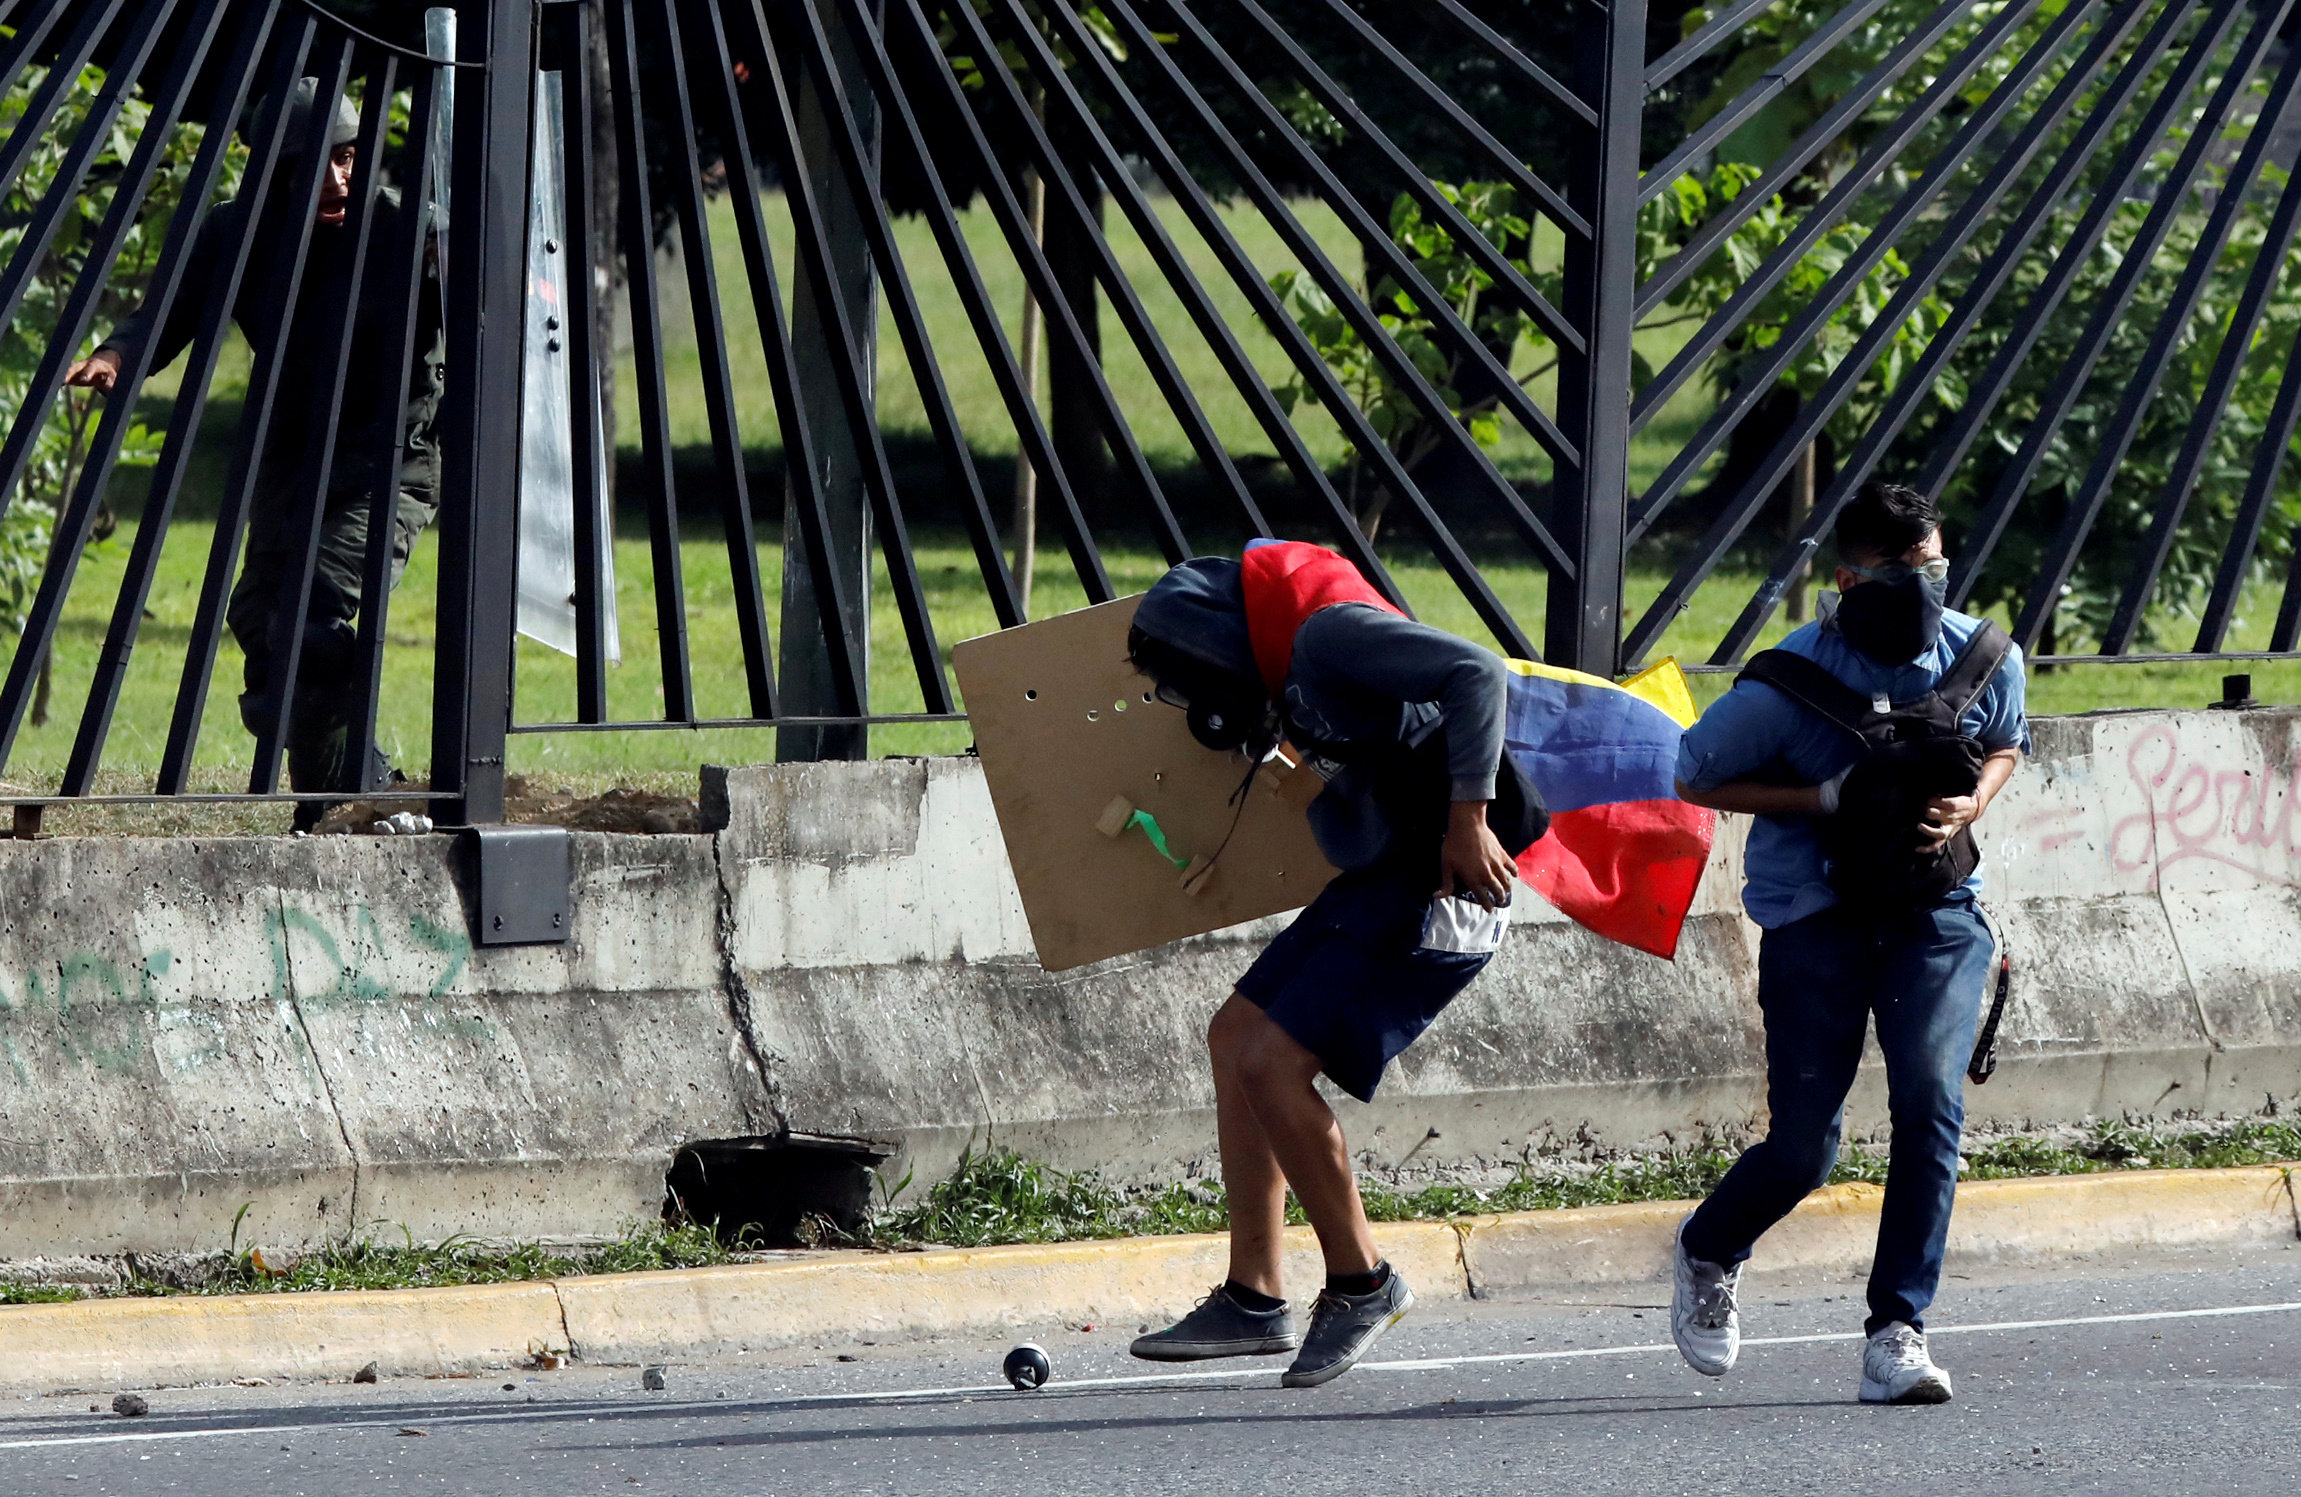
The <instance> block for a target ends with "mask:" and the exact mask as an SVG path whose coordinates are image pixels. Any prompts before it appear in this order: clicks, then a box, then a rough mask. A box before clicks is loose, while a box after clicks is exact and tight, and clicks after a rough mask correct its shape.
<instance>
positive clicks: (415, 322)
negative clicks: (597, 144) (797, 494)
mask: <svg viewBox="0 0 2301 1497" xmlns="http://www.w3.org/2000/svg"><path fill="white" fill-rule="evenodd" d="M446 72H447V68H446V66H445V65H444V63H443V64H440V65H436V66H434V65H423V66H419V67H417V68H416V69H415V86H414V88H413V89H412V90H411V91H410V95H409V100H408V120H409V128H408V150H409V151H410V152H411V153H412V154H411V156H410V157H409V158H408V159H407V160H405V161H404V162H402V163H401V165H402V167H403V168H404V175H405V177H406V180H407V188H406V191H405V193H404V194H403V195H402V196H401V198H400V220H401V224H402V226H403V228H404V229H405V233H404V234H403V235H402V236H401V237H400V238H399V239H398V240H397V241H396V242H395V243H393V244H391V245H389V246H388V247H387V248H386V251H385V260H384V273H385V274H386V275H391V274H392V273H393V272H394V271H395V270H396V271H397V279H396V282H387V283H386V284H396V286H397V289H398V290H399V292H400V299H399V307H400V311H399V315H398V316H397V317H396V318H394V319H392V320H391V323H390V326H389V328H388V331H387V332H386V333H385V336H384V342H383V348H382V350H381V351H380V353H378V354H377V355H376V358H377V360H378V362H379V365H380V367H382V368H385V369H407V368H409V367H411V366H412V365H413V363H414V361H415V355H416V349H417V346H418V342H417V340H418V339H419V338H420V337H421V335H422V311H423V307H422V301H421V297H422V296H423V287H424V279H425V267H426V264H427V262H429V261H430V260H431V259H432V258H433V257H434V255H435V253H436V249H437V246H436V243H435V241H434V238H433V236H434V233H435V232H436V231H435V228H434V226H433V225H432V224H430V223H429V222H427V221H426V217H425V213H426V210H425V205H426V204H428V203H430V202H431V200H432V192H431V187H432V184H433V182H434V181H435V180H436V178H437V176H438V174H439V173H442V172H445V171H446V170H447V167H448V163H446V162H445V161H438V160H434V159H433V157H432V152H431V145H432V132H431V130H430V129H429V128H428V127H427V122H428V121H429V120H430V119H431V117H432V113H433V110H434V107H435V105H436V104H437V103H438V101H439V98H440V79H441V77H442V76H443V75H445V74H446ZM570 279H571V280H575V281H578V282H580V281H584V280H588V279H589V277H588V276H575V277H570ZM570 300H571V301H575V302H576V304H575V305H574V306H572V307H570V309H569V313H570V316H569V321H570V324H571V334H572V328H573V327H574V326H578V325H579V324H575V323H574V318H575V317H576V316H578V315H580V314H581V313H582V312H583V311H585V310H587V309H588V302H585V301H579V300H576V298H574V297H571V298H570ZM570 341H571V342H572V336H571V340H570ZM577 367H578V368H580V367H582V366H581V365H580V364H579V365H577ZM577 409H578V410H579V411H580V410H582V409H584V407H583V406H582V405H581V404H578V406H577ZM576 430H577V431H578V433H580V432H581V431H582V426H581V425H580V422H579V424H578V425H577V427H576ZM381 435H382V439H383V441H384V442H385V443H387V444H388V450H387V451H386V452H384V453H381V454H379V456H381V457H382V458H383V462H382V463H381V464H380V465H378V467H377V468H376V469H375V470H374V471H377V472H379V473H381V474H382V481H381V482H379V483H378V484H377V485H376V491H375V493H374V495H373V496H371V498H370V500H369V503H368V537H367V540H368V544H367V554H366V555H365V556H363V557H362V558H361V559H360V617H359V628H358V632H357V633H356V635H355V636H354V638H353V642H352V661H353V665H352V672H353V682H354V685H353V687H352V690H353V693H354V695H353V698H352V721H351V734H350V737H351V742H352V743H353V744H355V745H358V746H359V747H360V748H361V749H362V751H363V752H364V750H365V749H366V747H367V746H368V745H371V744H373V743H374V742H375V741H376V719H377V716H378V714H379V710H380V705H381V701H382V695H383V664H384V641H385V627H386V625H387V624H388V623H389V621H390V618H391V590H392V547H393V544H394V534H393V532H394V529H395V527H396V524H397V520H398V511H399V492H400V468H401V463H402V461H403V460H404V458H405V457H406V455H407V443H406V440H405V430H404V426H403V424H402V423H400V422H396V421H395V422H391V423H388V424H387V425H386V427H385V428H384V431H383V432H382V434H381ZM575 450H576V452H577V454H578V456H577V458H576V464H575V471H576V474H577V479H576V483H577V488H576V503H577V506H578V508H577V511H576V513H577V514H578V516H580V515H581V514H582V512H583V511H582V509H581V505H582V504H583V502H584V492H583V478H582V475H583V474H585V473H587V472H589V471H590V468H591V465H590V464H589V463H588V462H586V461H584V458H583V457H582V456H581V454H584V453H586V452H588V451H589V450H590V449H589V448H587V447H585V446H584V445H583V444H582V442H581V440H580V437H579V439H578V440H577V442H576V444H575ZM580 534H581V526H580V525H579V526H578V535H579V537H580ZM580 563H581V557H580V555H579V557H578V566H579V570H578V572H577V574H576V575H577V579H578V581H577V587H578V588H579V589H580V588H581V586H582V582H581V577H582V572H581V570H580ZM601 716H605V713H604V712H603V713H602V714H601ZM372 767H373V766H372V765H370V764H365V763H363V765H362V768H361V781H362V783H361V786H360V788H361V789H363V790H377V789H381V788H383V787H382V786H380V785H374V784H370V783H367V779H368V772H369V770H370V769H371V768H372Z"/></svg>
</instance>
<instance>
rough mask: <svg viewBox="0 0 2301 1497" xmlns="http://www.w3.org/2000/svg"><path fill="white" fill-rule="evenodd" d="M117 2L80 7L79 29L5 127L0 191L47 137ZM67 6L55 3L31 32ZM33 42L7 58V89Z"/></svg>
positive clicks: (35, 42)
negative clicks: (6, 132) (22, 107)
mask: <svg viewBox="0 0 2301 1497" xmlns="http://www.w3.org/2000/svg"><path fill="white" fill-rule="evenodd" d="M121 4H122V0H95V3H93V4H86V5H83V6H82V7H81V8H80V26H79V29H78V30H76V31H74V32H73V33H72V35H71V36H70V37H69V38H67V39H66V40H65V42H64V45H63V47H62V49H61V50H59V51H58V52H57V54H56V60H55V62H53V63H51V64H50V65H49V67H48V73H47V76H46V77H44V78H42V79H41V80H40V87H39V88H38V89H36V90H34V92H33V94H32V97H31V98H30V99H29V100H28V101H26V103H25V105H24V112H23V113H22V114H20V115H18V116H17V117H16V122H15V124H14V125H12V126H11V127H10V128H9V131H8V139H7V140H6V142H5V143H0V194H5V193H7V192H8V191H9V190H10V189H11V188H13V187H14V186H15V185H16V175H17V173H19V172H21V171H23V170H24V163H25V162H27V161H29V160H31V159H32V152H33V150H34V149H35V148H36V147H38V146H39V145H40V143H41V142H42V141H43V140H45V139H47V136H48V126H49V125H50V124H51V123H52V122H53V121H54V120H55V118H56V110H57V108H58V107H59V106H61V105H62V104H63V102H64V96H65V95H66V94H68V93H70V92H71V91H72V87H73V85H74V84H76V83H78V82H79V81H80V73H81V70H82V69H84V68H86V67H87V66H88V59H89V57H90V56H92V55H93V54H94V53H95V50H96V43H97V41H98V40H99V39H100V38H101V37H102V36H103V34H104V30H105V28H106V27H108V26H110V25H111V24H112V18H113V17H114V16H116V15H118V14H119V13H120V6H121ZM72 9H73V7H71V6H68V5H61V4H60V5H57V6H55V7H54V8H53V10H52V12H51V14H50V15H49V16H48V17H46V18H45V19H44V20H43V22H42V23H41V24H40V27H39V30H38V32H37V33H36V35H37V36H45V34H46V29H47V27H49V26H52V25H54V24H55V22H56V21H57V20H58V19H60V18H62V17H63V16H65V15H68V14H70V13H71V11H72ZM20 39H21V38H20ZM38 45H39V41H38V40H33V41H31V42H29V43H28V44H27V45H24V46H22V47H21V48H20V49H19V50H18V52H17V53H16V55H15V56H13V57H11V58H9V59H8V61H9V63H10V66H9V68H8V69H7V71H6V73H5V74H4V75H0V76H5V77H6V80H7V84H6V88H7V91H9V92H13V91H14V90H15V87H16V67H18V66H21V65H22V63H23V61H24V58H25V57H26V56H27V55H29V54H30V52H31V50H32V48H33V47H36V46H38Z"/></svg>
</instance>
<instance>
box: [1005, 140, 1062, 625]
mask: <svg viewBox="0 0 2301 1497" xmlns="http://www.w3.org/2000/svg"><path fill="white" fill-rule="evenodd" d="M1023 202H1024V206H1025V207H1026V208H1028V209H1029V211H1030V215H1031V237H1032V238H1033V239H1035V240H1037V241H1038V242H1039V243H1041V244H1044V243H1046V240H1047V184H1046V181H1045V179H1044V178H1042V177H1041V176H1040V175H1039V174H1038V173H1037V172H1025V173H1024V174H1023ZM1018 342H1019V343H1020V345H1021V346H1020V347H1019V348H1018V349H1017V350H1016V356H1017V359H1018V361H1019V362H1020V363H1021V365H1022V375H1023V388H1024V389H1025V390H1027V391H1029V392H1030V396H1031V399H1033V400H1037V399H1038V395H1039V350H1040V349H1041V347H1042V346H1044V344H1045V342H1046V313H1045V311H1044V310H1043V309H1042V308H1041V307H1040V306H1039V301H1038V298H1037V297H1035V296H1033V295H1031V293H1030V289H1029V287H1028V286H1026V287H1025V288H1024V290H1023V328H1022V335H1021V337H1020V339H1019V340H1018ZM1057 383H1058V385H1059V384H1060V381H1058V382H1057ZM1011 544H1012V545H1013V547H1014V568H1013V570H1014V574H1015V591H1016V592H1017V593H1019V594H1021V595H1022V600H1023V613H1024V615H1025V616H1026V617H1027V616H1028V615H1029V614H1030V611H1031V584H1032V582H1033V581H1034V580H1035V579H1036V575H1037V572H1038V563H1039V470H1038V469H1037V468H1034V467H1032V466H1031V460H1030V457H1029V456H1028V454H1026V453H1023V452H1021V451H1019V450H1018V451H1017V452H1016V454H1015V513H1014V527H1013V540H1012V542H1011Z"/></svg>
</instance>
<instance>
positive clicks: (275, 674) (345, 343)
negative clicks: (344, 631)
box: [248, 54, 407, 794]
mask: <svg viewBox="0 0 2301 1497" xmlns="http://www.w3.org/2000/svg"><path fill="white" fill-rule="evenodd" d="M398 74H399V61H398V59H397V58H394V57H391V56H390V55H388V54H387V55H386V56H385V58H384V60H383V61H382V62H381V63H380V64H373V63H371V65H370V66H369V67H368V69H367V70H366V72H365V74H364V75H363V76H364V80H365V86H364V88H363V93H364V94H365V95H368V96H370V97H371V102H370V104H369V106H368V109H367V111H366V114H365V116H364V117H363V118H362V119H361V121H360V130H359V138H358V141H357V143H356V145H355V147H354V149H355V150H356V152H357V155H356V156H355V157H354V163H355V165H354V169H355V170H356V171H357V172H358V174H359V176H358V180H357V182H356V184H355V185H354V188H353V192H352V200H351V202H350V203H348V204H346V205H345V210H344V224H343V227H342V228H341V229H340V230H337V231H336V232H339V233H342V234H347V235H350V236H352V237H350V238H348V239H346V240H345V241H344V242H345V244H346V245H347V246H348V247H349V258H348V259H347V260H346V261H345V262H343V264H342V267H341V269H340V270H339V272H338V273H337V274H336V275H335V276H334V277H332V278H331V284H330V287H329V290H330V292H331V299H332V300H333V301H334V304H335V305H336V306H338V307H341V308H343V309H344V315H343V316H342V317H341V318H339V319H338V321H337V323H336V325H335V326H334V327H332V328H329V329H328V330H327V332H326V333H325V334H324V335H322V336H321V337H319V338H318V339H316V340H315V341H316V342H318V344H319V349H318V352H319V355H320V363H319V364H318V366H317V372H316V377H317V379H318V381H319V382H320V383H321V385H322V386H323V387H325V389H326V391H327V393H326V395H325V397H324V399H323V401H322V403H321V407H320V409H322V410H323V411H325V412H326V414H325V415H324V416H323V417H322V418H321V421H320V429H319V431H318V432H316V433H314V434H312V435H311V436H310V437H307V439H306V440H307V441H308V442H309V443H310V450H311V456H310V458H309V459H307V461H306V469H307V471H306V472H305V473H304V474H302V475H299V477H300V479H301V483H302V487H303V492H301V493H296V494H292V495H289V496H286V497H287V498H288V500H289V503H290V504H291V505H292V506H293V513H294V519H293V521H292V529H291V531H290V533H291V534H292V535H294V536H295V544H294V545H292V546H291V547H290V548H289V550H288V557H289V566H288V571H287V572H286V574H285V575H284V576H283V577H282V578H281V581H282V583H283V586H282V587H281V589H280V593H279V595H278V596H277V597H275V598H274V599H273V600H272V617H271V647H270V650H269V652H268V654H269V664H268V667H267V669H268V671H269V673H270V674H269V676H268V679H269V681H270V682H271V686H272V692H273V696H272V703H271V711H270V713H269V714H267V716H266V717H265V719H264V720H263V721H262V722H260V723H258V724H257V725H256V746H255V752H254V754H253V755H252V756H251V758H250V761H249V768H248V789H249V790H250V791H251V792H254V793H258V794H261V793H266V792H269V791H271V790H274V789H276V788H278V783H279V774H280V760H281V757H282V755H283V753H284V752H285V749H286V746H287V738H288V724H289V723H290V722H292V721H294V713H295V699H296V684H297V682H296V677H297V674H298V673H299V672H300V671H301V669H302V666H303V650H304V616H305V614H307V613H308V612H309V611H310V609H311V600H312V579H313V574H314V573H315V572H316V571H317V570H318V567H319V557H320V534H321V532H322V530H323V529H324V527H325V520H326V515H327V504H328V494H329V490H330V489H331V488H332V487H333V483H334V478H335V449H336V434H337V433H338V432H339V431H341V430H342V429H343V403H344V390H345V389H346V387H347V386H348V385H349V384H350V372H351V354H352V337H353V334H354V332H355V330H356V329H357V328H358V326H359V317H358V315H357V309H358V308H359V306H360V303H361V293H362V292H363V291H364V290H365V289H366V281H367V263H368V240H369V239H370V237H371V231H372V229H373V227H374V224H375V205H376V202H377V199H378V196H379V194H380V192H381V188H382V177H383V171H382V167H383V142H384V129H385V127H386V126H387V125H388V124H389V122H390V119H391V108H390V103H389V101H390V99H391V96H392V93H393V86H394V84H395V83H397V81H398ZM342 87H343V85H342V83H341V82H339V83H338V84H337V92H338V93H339V94H340V93H341V92H342ZM335 114H336V98H335V96H332V95H327V94H322V95H320V96H318V97H316V98H315V99H314V100H313V101H312V118H313V120H314V121H315V122H317V123H318V124H319V125H320V127H321V135H320V142H321V149H322V150H323V152H324V151H325V150H326V148H327V139H328V137H327V133H326V127H327V126H329V125H332V124H333V123H334V121H335ZM299 310H301V309H300V308H299ZM400 367H401V368H403V369H404V368H406V367H407V366H406V365H404V364H403V365H401V366H400ZM371 539H372V537H371ZM349 752H350V753H351V755H352V756H353V760H354V762H355V763H359V764H362V765H364V764H365V763H366V761H367V755H368V746H367V745H366V744H364V743H360V744H353V745H352V746H351V748H350V750H349ZM319 788H343V787H319Z"/></svg>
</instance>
